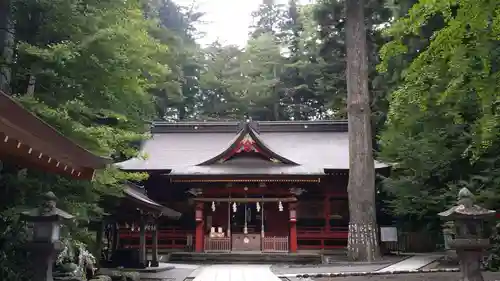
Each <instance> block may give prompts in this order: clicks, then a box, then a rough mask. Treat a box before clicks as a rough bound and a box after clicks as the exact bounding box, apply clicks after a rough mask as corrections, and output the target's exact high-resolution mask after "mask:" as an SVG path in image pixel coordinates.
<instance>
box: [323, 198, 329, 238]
mask: <svg viewBox="0 0 500 281" xmlns="http://www.w3.org/2000/svg"><path fill="white" fill-rule="evenodd" d="M323 214H324V215H325V232H330V196H329V195H327V194H325V199H324V201H323Z"/></svg>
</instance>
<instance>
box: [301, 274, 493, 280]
mask: <svg viewBox="0 0 500 281" xmlns="http://www.w3.org/2000/svg"><path fill="white" fill-rule="evenodd" d="M483 277H484V280H485V281H500V272H483ZM297 280H302V281H306V280H311V281H457V280H460V273H459V272H450V273H448V272H446V273H445V272H443V273H441V272H439V273H412V274H394V275H378V276H350V277H336V278H309V279H306V278H304V279H297Z"/></svg>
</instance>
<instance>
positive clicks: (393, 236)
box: [380, 226, 398, 242]
mask: <svg viewBox="0 0 500 281" xmlns="http://www.w3.org/2000/svg"><path fill="white" fill-rule="evenodd" d="M380 240H381V241H382V242H397V241H398V229H397V228H396V227H392V226H384V227H380Z"/></svg>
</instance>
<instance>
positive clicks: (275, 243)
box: [262, 236, 288, 253]
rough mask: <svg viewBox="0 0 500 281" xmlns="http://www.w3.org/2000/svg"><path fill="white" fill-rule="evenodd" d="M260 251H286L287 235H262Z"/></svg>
mask: <svg viewBox="0 0 500 281" xmlns="http://www.w3.org/2000/svg"><path fill="white" fill-rule="evenodd" d="M262 252H267V253H288V236H271V237H263V238H262Z"/></svg>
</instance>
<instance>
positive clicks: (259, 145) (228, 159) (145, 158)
mask: <svg viewBox="0 0 500 281" xmlns="http://www.w3.org/2000/svg"><path fill="white" fill-rule="evenodd" d="M347 127H348V126H347V122H346V121H284V122H279V121H246V122H175V123H171V122H154V123H153V124H152V127H151V134H152V137H151V138H150V139H148V140H146V141H145V142H144V143H143V144H142V146H141V149H140V154H139V156H138V157H136V158H132V159H129V160H127V161H124V162H121V163H118V164H117V166H118V167H119V168H120V169H122V170H123V171H128V172H146V173H148V174H149V178H148V179H147V180H145V181H144V182H142V183H140V185H142V186H143V188H144V189H145V191H146V192H147V196H148V197H149V198H151V199H152V200H154V201H156V202H158V203H160V204H162V205H163V206H167V207H168V208H171V209H174V210H176V211H177V212H180V213H181V214H182V215H181V217H180V219H177V220H174V219H170V218H168V217H165V218H163V219H161V220H160V221H159V223H158V230H157V231H158V234H157V235H158V237H157V238H156V239H158V243H157V245H158V247H159V249H160V250H165V251H166V250H169V251H183V252H185V251H193V252H206V253H222V252H224V253H227V252H247V251H248V252H262V253H294V252H297V250H301V249H314V250H323V249H334V248H343V247H345V246H346V244H347V235H348V231H347V227H348V223H349V208H348V201H347V182H348V172H349V141H348V134H347ZM375 168H376V169H384V168H387V165H384V164H382V163H379V162H375ZM119 239H120V245H121V246H124V247H137V246H138V245H139V232H138V231H137V227H135V226H134V225H133V222H130V223H125V224H123V225H120V231H119ZM146 239H147V240H148V241H147V243H146V244H147V245H148V247H150V246H151V241H150V240H151V236H148V237H146ZM155 244H156V243H155Z"/></svg>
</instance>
